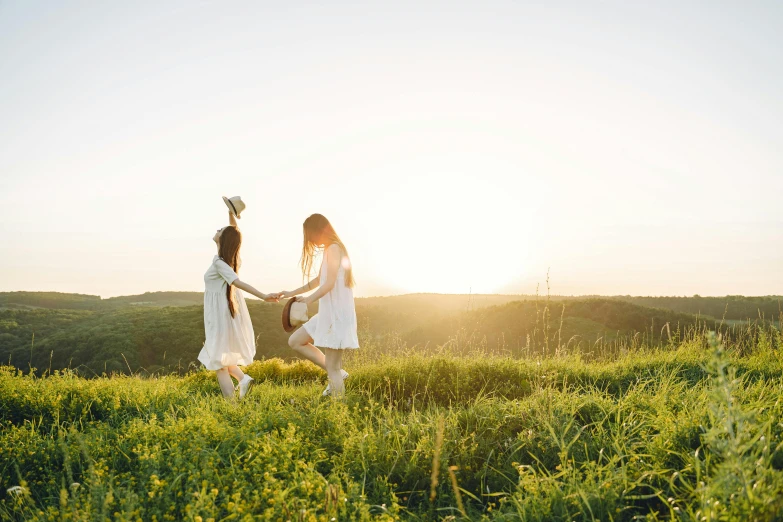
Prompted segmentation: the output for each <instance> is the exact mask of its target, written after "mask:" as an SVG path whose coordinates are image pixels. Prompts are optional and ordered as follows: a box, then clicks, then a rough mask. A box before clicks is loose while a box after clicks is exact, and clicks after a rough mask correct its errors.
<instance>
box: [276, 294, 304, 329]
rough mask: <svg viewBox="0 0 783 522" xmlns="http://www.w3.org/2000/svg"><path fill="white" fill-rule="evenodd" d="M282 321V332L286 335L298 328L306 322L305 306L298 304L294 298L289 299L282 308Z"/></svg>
mask: <svg viewBox="0 0 783 522" xmlns="http://www.w3.org/2000/svg"><path fill="white" fill-rule="evenodd" d="M292 308H293V310H292ZM282 320H283V330H285V331H286V333H291V332H293V331H294V330H296V328H297V327H298V326H301V325H303V324H304V323H305V322H307V305H306V304H304V303H302V302H298V301H297V300H296V297H293V298H291V299H289V300H288V302H287V303H286V304H285V306H284V307H283V316H282Z"/></svg>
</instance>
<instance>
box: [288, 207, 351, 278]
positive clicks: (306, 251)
mask: <svg viewBox="0 0 783 522" xmlns="http://www.w3.org/2000/svg"><path fill="white" fill-rule="evenodd" d="M302 235H303V243H302V258H301V259H300V265H301V267H302V277H303V278H305V279H306V278H308V277H310V272H311V271H312V269H313V258H314V257H315V254H316V252H317V250H318V245H317V244H316V243H315V241H314V239H315V238H318V237H319V236H320V239H321V240H322V241H323V244H324V245H326V246H329V245H339V246H340V249H341V250H342V255H343V259H347V260H348V266H345V265H344V264H343V268H345V286H347V287H348V288H353V286H354V284H355V283H354V280H353V267H352V266H351V258H350V257H348V250H347V249H346V248H345V245H344V244H343V242H342V240H341V239H340V236H338V235H337V232H335V231H334V227H332V224H331V223H329V220H328V219H326V217H324V216H322V215H321V214H313V215H311V216H310V217H308V218H307V219H305V221H304V223H302ZM343 259H341V260H340V264H342V263H343Z"/></svg>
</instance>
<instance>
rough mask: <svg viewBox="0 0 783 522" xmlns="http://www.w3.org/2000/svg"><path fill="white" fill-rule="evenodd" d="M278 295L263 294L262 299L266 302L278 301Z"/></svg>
mask: <svg viewBox="0 0 783 522" xmlns="http://www.w3.org/2000/svg"><path fill="white" fill-rule="evenodd" d="M280 296H281V294H280V293H276V294H265V295H264V301H266V302H267V303H277V302H279V301H280Z"/></svg>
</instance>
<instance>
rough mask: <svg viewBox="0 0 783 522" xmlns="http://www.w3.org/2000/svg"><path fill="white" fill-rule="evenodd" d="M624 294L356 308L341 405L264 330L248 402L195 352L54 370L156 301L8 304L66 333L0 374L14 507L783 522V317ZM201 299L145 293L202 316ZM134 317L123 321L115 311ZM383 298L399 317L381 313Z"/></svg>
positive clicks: (174, 515)
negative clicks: (225, 391)
mask: <svg viewBox="0 0 783 522" xmlns="http://www.w3.org/2000/svg"><path fill="white" fill-rule="evenodd" d="M617 302H618V301H617V300H577V301H573V302H572V301H569V300H556V299H554V300H552V301H549V300H546V299H544V300H542V301H530V302H528V301H524V302H510V303H508V302H507V303H491V304H488V305H487V306H483V307H482V306H472V307H464V308H463V307H462V306H455V307H454V310H448V307H446V306H444V307H441V308H440V311H439V312H438V313H440V314H441V315H440V316H438V317H439V318H438V320H437V321H436V320H434V319H429V320H424V321H419V322H417V321H416V320H414V319H415V318H417V317H419V313H418V312H417V311H416V309H415V307H413V305H412V304H411V302H407V303H405V304H404V305H403V306H400V307H399V309H394V310H396V311H395V313H396V314H397V315H396V316H395V314H394V313H391V312H390V311H389V310H390V309H389V308H388V306H387V309H386V313H385V314H381V313H380V312H379V311H378V310H375V309H374V308H373V307H379V306H380V307H383V306H385V305H384V304H383V303H382V302H374V303H364V304H361V305H358V306H357V309H358V310H359V311H360V322H361V321H364V323H365V324H364V328H363V329H362V333H361V336H362V349H361V350H359V351H358V352H356V353H352V354H350V356H349V357H348V358H347V360H346V364H345V368H346V369H347V370H348V371H349V372H350V373H351V376H350V378H349V379H348V380H347V381H346V386H347V396H346V399H345V401H343V402H335V401H333V400H331V399H326V398H322V397H321V391H322V390H323V387H324V385H325V383H326V380H325V374H324V372H322V371H321V370H319V369H318V368H316V367H314V366H313V365H311V364H309V363H303V362H299V361H295V360H290V359H289V360H283V359H280V358H277V357H264V354H263V353H261V352H262V350H263V349H264V348H265V347H264V346H262V345H259V359H262V360H258V361H256V362H254V363H253V364H252V365H251V366H249V367H248V368H247V372H248V373H250V374H251V375H252V376H253V377H254V378H255V379H256V380H257V382H258V385H257V386H256V387H255V388H254V389H253V391H252V393H251V394H250V395H249V396H248V397H247V398H246V399H245V400H242V401H236V402H228V401H226V400H224V399H223V398H221V396H220V392H219V389H218V386H217V383H216V381H215V378H214V375H213V374H212V373H209V372H206V371H202V370H199V369H196V368H191V369H182V368H179V369H178V370H176V371H163V370H165V369H167V368H165V367H164V366H163V365H159V366H160V368H159V370H158V371H149V369H141V368H139V367H138V366H136V367H134V366H132V363H131V362H130V360H128V365H129V367H128V368H127V369H126V371H125V372H124V373H123V372H122V371H119V370H118V371H116V372H110V371H106V372H98V371H94V370H91V371H89V372H88V371H85V370H84V369H83V368H82V369H79V368H77V367H73V366H72V367H70V368H69V367H68V366H64V365H61V364H60V363H58V364H59V366H58V365H55V364H54V363H52V366H53V367H52V368H51V369H50V368H49V367H48V366H47V365H46V364H44V365H43V366H42V365H41V364H40V363H41V362H44V363H48V362H49V361H50V360H51V361H54V360H55V355H52V356H51V357H50V356H49V354H48V353H46V351H44V350H43V349H41V353H44V354H45V355H46V356H45V357H43V358H41V359H40V360H39V359H35V357H37V356H38V352H36V350H38V349H40V345H41V344H43V345H44V346H47V345H48V346H50V347H54V346H55V344H54V341H57V342H58V343H65V342H66V341H69V342H74V337H73V336H74V335H76V332H78V331H82V335H83V337H81V338H80V339H81V342H82V345H81V346H82V348H81V349H82V350H84V349H86V348H85V347H88V348H90V349H92V348H91V347H92V346H93V345H92V344H90V342H94V341H91V335H92V336H93V337H95V338H97V339H99V340H104V341H105V340H106V339H111V337H107V336H108V334H109V333H111V332H114V335H115V336H119V337H117V339H115V342H118V343H119V342H121V339H120V337H121V336H129V335H130V336H131V338H129V340H128V339H126V340H127V344H126V345H125V346H126V349H127V350H130V348H131V347H133V346H137V347H138V346H142V347H143V346H145V345H146V343H148V342H152V341H143V340H142V341H139V340H138V339H135V338H132V334H134V332H136V330H135V329H139V330H143V328H141V327H140V326H138V325H136V323H134V321H135V320H138V317H137V316H135V315H134V314H136V313H144V311H143V310H141V309H139V308H130V307H127V306H126V307H124V308H123V307H120V308H117V309H113V310H106V311H100V312H99V311H95V310H94V309H92V310H91V309H73V308H70V309H65V308H64V309H60V310H57V312H58V313H62V314H66V315H62V316H61V315H57V316H56V317H60V319H61V323H58V324H60V326H59V327H57V328H55V327H54V326H52V325H53V323H51V322H50V321H49V320H48V319H47V320H44V319H42V318H41V317H37V318H36V317H32V318H26V319H25V318H24V317H23V315H24V314H44V315H45V316H47V317H48V318H49V319H51V318H52V317H55V315H50V314H51V313H52V312H53V310H52V309H49V308H42V307H31V306H28V307H27V308H24V307H21V308H20V307H8V308H7V309H5V310H3V311H2V313H3V314H6V315H3V320H4V321H6V323H5V324H6V326H8V325H9V324H10V321H14V322H15V324H16V327H15V328H16V329H11V328H7V329H6V333H7V334H8V335H12V334H11V333H9V332H16V333H19V331H20V330H19V329H20V328H22V327H24V325H30V324H33V323H34V322H35V321H40V322H41V324H42V325H44V324H45V325H48V326H49V327H50V329H49V330H47V331H46V333H41V334H37V335H36V337H37V338H38V343H39V344H38V346H36V345H34V344H32V343H31V344H30V345H29V346H26V347H25V348H26V349H27V351H28V353H26V354H25V355H26V356H27V357H25V358H24V359H22V358H23V355H22V353H23V352H22V351H21V349H19V350H18V351H13V352H11V354H12V356H13V357H12V360H11V365H6V366H3V367H2V368H1V369H0V477H1V479H0V480H1V481H2V483H1V484H0V519H3V520H144V521H147V520H154V521H163V520H190V521H201V522H206V521H209V520H213V521H227V520H237V521H239V520H292V521H305V520H307V521H309V520H319V521H320V520H324V521H331V520H338V521H339V520H515V521H516V520H519V521H528V520H531V521H533V520H541V521H548V520H563V521H566V520H602V521H606V520H616V521H630V520H693V521H697V520H698V521H718V520H759V521H768V520H779V519H780V518H781V517H782V516H783V422H781V419H782V418H783V400H782V399H783V360H782V359H781V349H783V337H782V336H781V332H780V330H779V328H778V327H777V326H776V325H774V324H772V323H770V322H760V321H756V322H750V321H746V322H740V323H738V324H735V325H731V326H726V325H723V324H721V322H720V321H715V322H713V321H711V320H709V321H708V320H702V319H698V318H690V319H689V317H691V316H687V317H686V316H681V315H677V314H681V313H682V312H677V311H672V310H668V311H667V310H664V309H652V308H645V307H642V306H640V305H635V304H632V303H627V302H621V303H620V304H619V305H618V304H617ZM613 303H614V304H613ZM191 306H192V305H191V304H188V305H187V306H180V307H173V306H169V307H167V308H159V307H151V308H150V310H153V311H155V312H156V314H157V315H156V317H158V320H159V321H161V323H160V324H165V322H166V318H168V317H170V316H171V314H176V313H186V314H190V315H191V316H193V320H194V321H196V322H197V320H198V319H197V315H198V314H197V313H195V311H197V307H196V308H190V307H191ZM255 306H257V307H262V306H265V305H255ZM493 307H494V308H493ZM259 309H262V308H259ZM194 310H195V311H194ZM263 310H266V308H263ZM268 310H270V312H269V317H270V318H271V317H272V316H273V315H274V314H272V312H271V311H274V312H275V313H276V312H277V310H278V308H276V307H274V306H271V305H270V306H269V307H268ZM433 313H434V312H433ZM13 314H15V315H13ZM20 314H21V315H20ZM68 314H70V315H68ZM117 314H120V315H119V316H118V315H117ZM122 314H128V317H126V319H125V320H126V322H125V323H122V324H125V327H124V328H125V329H123V328H116V329H112V328H111V327H109V326H107V324H110V325H115V326H116V324H119V322H118V317H120V318H121V317H125V316H123V315H122ZM373 314H377V317H383V318H385V320H386V321H390V323H389V324H387V325H384V326H383V327H380V326H378V327H377V329H375V330H374V329H373V327H372V326H371V325H368V323H371V322H372V321H373V317H376V316H374V315H373ZM667 314H673V315H667ZM12 316H13V318H12ZM150 317H152V316H150ZM178 317H179V316H178ZM257 317H259V316H258V315H254V322H255V321H256V320H257ZM390 317H391V319H390ZM394 317H396V319H394ZM667 317H668V318H670V320H669V321H664V322H655V321H656V320H661V321H663V320H664V319H666V318H667ZM656 318H657V319H656ZM672 320H674V321H675V322H672ZM106 321H108V323H106ZM270 321H271V319H270ZM492 321H497V325H498V327H499V328H500V327H501V326H502V328H500V330H501V331H502V332H503V335H500V334H498V328H492V326H493V325H494V324H495V323H492ZM677 321H681V322H679V323H678V322H677ZM395 322H396V323H397V324H396V325H395V324H394V323H395ZM648 322H650V323H651V326H649V327H647V326H646V325H647V323H648ZM637 323H638V324H639V325H641V327H640V328H637V327H635V326H634V325H635V324H637ZM79 324H81V326H80V327H79V328H76V326H74V325H79ZM87 325H89V328H86V326H87ZM134 325H136V326H134ZM270 325H271V323H270ZM400 325H402V326H404V327H403V328H400ZM618 326H627V328H617V327H618ZM270 327H271V326H270ZM395 327H397V328H398V330H396V333H395V330H394V328H395ZM36 328H37V327H36ZM161 328H162V327H161ZM183 328H184V327H183ZM259 329H260V328H259V326H257V327H256V330H257V331H256V333H260V332H259ZM713 331H718V332H720V333H719V334H715V333H712V332H713ZM90 332H92V333H90ZM610 332H613V334H612V335H609V333H610ZM25 335H26V331H25ZM270 335H271V334H270ZM58 336H59V337H58ZM591 336H592V337H591ZM5 339H6V340H8V336H7V337H6V338H5ZM151 339H154V337H151ZM422 340H424V341H422ZM134 343H136V344H134ZM56 346H60V345H59V344H57V345H56ZM198 348H200V345H199V346H197V347H196V348H194V350H195V351H196V353H197V350H198ZM29 351H32V355H30V354H29ZM52 351H54V348H52ZM141 353H144V352H141ZM31 361H32V362H35V363H36V364H31ZM96 368H97V367H96ZM168 370H171V368H168Z"/></svg>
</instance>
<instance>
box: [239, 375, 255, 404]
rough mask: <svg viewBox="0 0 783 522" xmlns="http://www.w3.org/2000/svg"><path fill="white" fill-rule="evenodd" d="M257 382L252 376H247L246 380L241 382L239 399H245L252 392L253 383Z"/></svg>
mask: <svg viewBox="0 0 783 522" xmlns="http://www.w3.org/2000/svg"><path fill="white" fill-rule="evenodd" d="M254 382H256V381H255V379H253V378H252V377H251V376H249V375H247V374H245V376H244V378H243V379H242V380H241V381H239V398H240V399H243V398H244V397H245V395H247V394H248V393H249V392H250V389H251V388H252V387H253V383H254Z"/></svg>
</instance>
